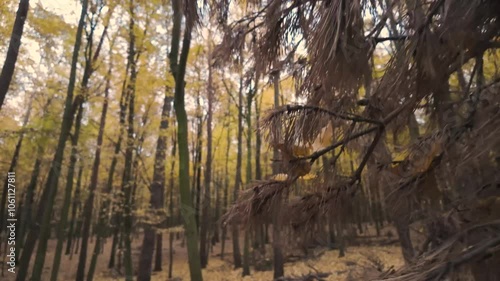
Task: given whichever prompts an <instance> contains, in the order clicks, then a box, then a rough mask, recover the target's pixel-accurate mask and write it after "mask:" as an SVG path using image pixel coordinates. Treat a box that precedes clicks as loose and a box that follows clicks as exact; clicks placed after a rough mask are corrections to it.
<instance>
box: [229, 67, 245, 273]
mask: <svg viewBox="0 0 500 281" xmlns="http://www.w3.org/2000/svg"><path fill="white" fill-rule="evenodd" d="M240 75H241V76H240V86H239V90H238V105H237V106H238V133H237V152H236V153H237V156H236V175H235V178H234V190H233V202H236V201H237V200H238V194H239V189H240V184H241V162H242V155H241V154H242V152H243V151H242V142H243V112H242V111H243V74H241V73H240ZM231 227H232V234H231V236H232V239H233V261H234V268H240V267H241V266H242V260H241V253H240V237H239V229H238V228H239V225H237V224H236V223H233V224H232V226H231Z"/></svg>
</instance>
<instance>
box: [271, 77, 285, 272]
mask: <svg viewBox="0 0 500 281" xmlns="http://www.w3.org/2000/svg"><path fill="white" fill-rule="evenodd" d="M273 84H274V107H275V108H276V107H278V106H279V97H280V88H279V87H280V73H279V71H276V73H273ZM278 157H279V151H278V149H276V148H274V149H273V160H274V162H273V174H274V175H276V174H278V173H279V172H280V171H279V170H280V169H279V166H278V162H277V161H276V160H277V159H278ZM282 199H283V198H282V196H280V197H279V198H278V200H276V202H279V203H281V200H282ZM280 210H281V206H279V205H278V206H275V208H274V212H273V219H272V221H273V254H274V258H273V265H274V274H273V276H274V279H277V278H280V277H282V276H284V274H285V269H284V257H283V252H282V249H281V238H280V231H281V230H280V228H281V223H280V217H281V215H280Z"/></svg>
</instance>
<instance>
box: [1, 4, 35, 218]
mask: <svg viewBox="0 0 500 281" xmlns="http://www.w3.org/2000/svg"><path fill="white" fill-rule="evenodd" d="M29 7H30V1H29V0H20V1H19V6H18V8H17V13H16V20H15V21H14V27H13V28H12V34H11V36H10V42H9V49H8V50H7V56H6V57H5V63H4V64H3V67H2V72H1V73H0V110H1V109H2V105H3V103H4V101H5V96H7V92H8V91H9V86H10V82H11V81H12V76H14V69H15V68H16V62H17V57H18V55H19V49H20V48H21V38H22V37H23V30H24V23H25V22H26V18H27V17H28V10H29ZM2 210H3V209H2Z"/></svg>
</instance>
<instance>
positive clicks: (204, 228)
mask: <svg viewBox="0 0 500 281" xmlns="http://www.w3.org/2000/svg"><path fill="white" fill-rule="evenodd" d="M209 49H210V47H209ZM211 53H212V52H211V50H210V51H209V54H210V55H209V60H208V61H209V65H208V85H207V94H208V112H207V159H206V162H205V163H206V164H205V177H204V185H205V191H204V196H203V210H202V220H201V229H200V260H201V267H202V268H205V267H206V266H207V264H208V227H209V220H210V219H211V218H210V215H209V212H210V185H211V184H212V106H213V95H214V93H213V91H214V88H213V85H212V67H211V65H210V63H211V61H212V59H211V57H210V56H211Z"/></svg>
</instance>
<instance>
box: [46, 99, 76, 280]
mask: <svg viewBox="0 0 500 281" xmlns="http://www.w3.org/2000/svg"><path fill="white" fill-rule="evenodd" d="M82 117H83V104H82V103H80V106H79V107H78V113H77V115H76V120H75V131H74V133H73V137H72V139H71V156H70V163H69V167H68V175H67V177H66V188H65V191H64V201H63V206H62V210H61V217H60V218H59V224H58V226H57V245H56V249H55V254H54V261H53V263H52V273H51V277H50V279H51V280H52V281H56V280H57V274H58V273H59V265H60V264H61V255H62V249H63V243H64V233H65V232H66V226H67V223H68V213H69V207H70V204H71V194H72V189H73V179H74V175H75V167H76V162H77V157H78V139H79V137H80V127H81V124H82Z"/></svg>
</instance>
